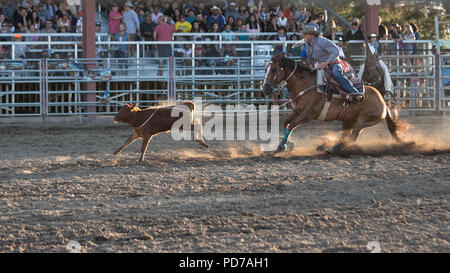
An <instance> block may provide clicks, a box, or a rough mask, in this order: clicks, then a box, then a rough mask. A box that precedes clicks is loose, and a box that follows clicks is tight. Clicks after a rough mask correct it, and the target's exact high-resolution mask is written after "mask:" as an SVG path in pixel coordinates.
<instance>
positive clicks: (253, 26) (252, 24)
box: [246, 14, 261, 40]
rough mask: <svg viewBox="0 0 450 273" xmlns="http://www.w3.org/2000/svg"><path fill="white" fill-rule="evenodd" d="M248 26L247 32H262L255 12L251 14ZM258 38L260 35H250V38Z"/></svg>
mask: <svg viewBox="0 0 450 273" xmlns="http://www.w3.org/2000/svg"><path fill="white" fill-rule="evenodd" d="M246 28H247V32H249V33H260V32H261V29H260V26H259V22H258V20H257V18H256V16H255V15H254V14H250V17H249V18H248V23H247V25H246ZM257 38H258V36H255V35H252V36H250V40H256V39H257Z"/></svg>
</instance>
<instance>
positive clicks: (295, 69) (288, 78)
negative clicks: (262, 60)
mask: <svg viewBox="0 0 450 273" xmlns="http://www.w3.org/2000/svg"><path fill="white" fill-rule="evenodd" d="M272 63H273V62H272V61H271V62H270V63H269V66H268V67H267V71H266V76H265V78H264V83H263V85H265V83H266V81H267V75H268V74H269V70H270V66H271V65H272ZM297 68H298V63H297V62H295V67H294V69H293V70H292V72H291V74H290V75H289V76H288V77H287V78H286V79H285V80H282V81H281V82H280V83H279V84H277V85H272V89H274V90H282V89H283V88H285V87H286V85H287V84H288V82H289V80H290V79H291V78H292V76H294V74H295V72H296V71H297ZM280 70H281V71H284V68H283V67H281V68H280ZM313 72H316V70H315V69H314V70H311V71H308V72H306V73H305V74H303V75H302V76H301V77H300V78H299V79H298V80H301V79H303V78H305V77H306V76H308V75H309V74H311V73H313ZM279 76H280V72H277V74H276V75H275V78H274V79H273V80H274V81H275V82H276V81H277V78H278V77H279Z"/></svg>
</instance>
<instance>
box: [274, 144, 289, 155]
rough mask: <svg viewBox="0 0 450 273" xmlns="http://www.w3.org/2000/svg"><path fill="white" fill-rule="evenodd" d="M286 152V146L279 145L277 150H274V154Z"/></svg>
mask: <svg viewBox="0 0 450 273" xmlns="http://www.w3.org/2000/svg"><path fill="white" fill-rule="evenodd" d="M286 150H287V145H286V144H283V145H281V144H280V145H279V146H278V149H277V150H276V152H275V153H281V152H285V151H286Z"/></svg>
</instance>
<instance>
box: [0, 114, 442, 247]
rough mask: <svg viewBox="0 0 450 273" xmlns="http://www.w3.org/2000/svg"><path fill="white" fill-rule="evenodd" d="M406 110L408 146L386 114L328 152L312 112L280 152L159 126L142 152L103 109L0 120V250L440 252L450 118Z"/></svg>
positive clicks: (328, 130) (330, 129)
mask: <svg viewBox="0 0 450 273" xmlns="http://www.w3.org/2000/svg"><path fill="white" fill-rule="evenodd" d="M407 120H408V121H409V122H410V123H411V124H413V125H414V126H415V128H413V129H411V130H410V131H409V132H408V134H407V135H406V137H407V138H408V139H409V140H414V141H415V142H416V145H402V146H399V145H395V144H393V143H392V142H391V138H390V137H389V134H388V131H387V128H386V125H385V123H383V124H381V125H379V126H377V127H374V128H371V129H369V130H367V131H365V132H364V133H363V135H362V137H361V139H360V141H359V142H358V147H356V148H352V149H351V150H349V152H348V153H344V154H341V155H339V156H328V155H325V154H323V153H322V152H317V151H316V149H315V148H316V147H317V146H318V145H320V144H321V143H323V142H329V141H333V140H335V139H336V137H337V132H336V130H337V129H338V128H339V127H338V124H337V123H330V124H324V123H320V122H313V123H312V124H307V125H305V126H304V127H302V128H298V129H297V131H296V132H295V134H294V140H295V142H296V143H297V147H296V149H295V150H294V151H293V152H291V153H287V154H285V155H280V156H275V157H271V156H263V155H261V153H260V152H259V151H258V146H259V145H258V143H254V142H220V141H214V142H210V144H211V148H210V149H209V150H206V149H204V148H200V147H199V146H198V145H197V144H196V143H191V142H187V141H182V142H175V141H173V140H172V139H171V137H170V135H167V134H165V135H160V136H157V137H156V138H154V139H153V141H152V142H151V145H150V151H149V152H148V153H147V158H146V160H145V162H144V163H138V162H137V159H138V155H139V154H138V152H139V149H140V141H138V142H136V143H135V144H133V145H131V146H130V147H128V148H127V149H126V150H125V151H124V153H123V154H121V155H119V156H114V155H112V154H111V152H112V151H114V150H115V149H116V148H118V147H119V146H120V145H121V144H122V143H123V142H124V141H125V139H126V138H127V137H128V136H129V135H130V133H131V129H130V128H129V127H127V126H126V125H114V124H112V117H104V118H98V119H97V121H95V122H93V123H79V122H76V121H75V120H63V121H61V120H49V121H47V122H45V123H42V121H41V120H40V119H35V120H26V121H20V120H9V119H4V120H0V139H1V141H0V252H67V248H66V244H68V243H69V242H71V241H76V242H78V243H79V244H80V245H81V252H368V250H367V245H368V243H369V242H378V243H379V244H380V250H381V252H449V251H450V236H449V235H450V233H449V209H450V203H449V198H450V178H449V177H450V119H449V118H436V117H434V118H426V117H421V118H409V119H407Z"/></svg>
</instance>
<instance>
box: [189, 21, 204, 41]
mask: <svg viewBox="0 0 450 273" xmlns="http://www.w3.org/2000/svg"><path fill="white" fill-rule="evenodd" d="M191 32H192V33H203V32H204V31H203V29H201V28H200V24H199V23H198V22H197V21H195V22H194V24H192V29H191ZM202 37H203V36H202V35H199V34H196V35H194V41H198V40H200V41H201V40H202Z"/></svg>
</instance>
